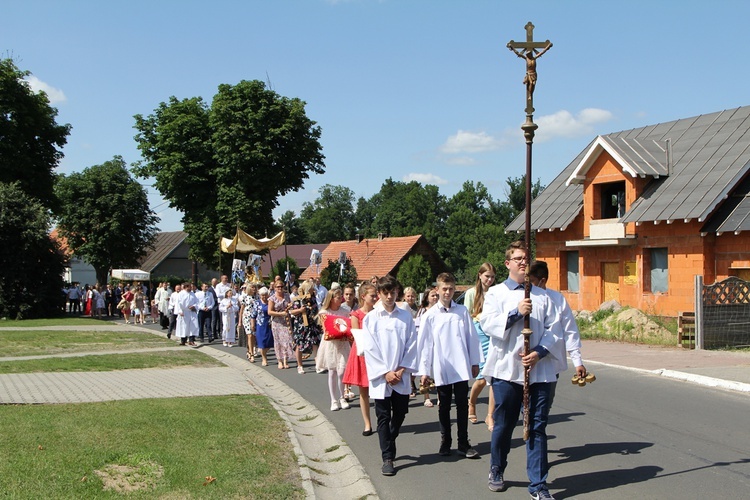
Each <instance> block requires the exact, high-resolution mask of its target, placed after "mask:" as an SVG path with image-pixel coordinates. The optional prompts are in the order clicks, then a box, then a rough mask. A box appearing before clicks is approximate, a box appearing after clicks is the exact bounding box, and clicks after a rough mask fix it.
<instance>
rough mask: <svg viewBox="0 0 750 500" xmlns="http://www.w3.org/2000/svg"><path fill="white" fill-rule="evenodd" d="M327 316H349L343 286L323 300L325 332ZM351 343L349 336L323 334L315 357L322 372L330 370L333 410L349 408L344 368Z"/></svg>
mask: <svg viewBox="0 0 750 500" xmlns="http://www.w3.org/2000/svg"><path fill="white" fill-rule="evenodd" d="M326 316H343V317H345V318H348V317H349V311H345V310H344V309H343V308H341V288H336V289H331V291H329V292H328V295H326V298H325V299H324V300H323V304H322V308H321V310H320V312H319V313H318V320H319V321H320V326H321V328H322V330H323V331H324V332H325V320H326ZM350 350H351V344H350V343H349V339H348V338H341V339H336V340H326V339H325V335H323V338H322V340H321V341H320V347H319V348H318V354H317V356H316V357H315V368H316V369H317V370H318V371H319V372H322V371H324V370H328V392H329V393H330V395H331V411H336V410H340V409H342V408H343V409H348V408H349V403H348V402H347V400H346V399H344V381H343V379H344V370H345V369H346V362H347V361H348V360H349V352H350Z"/></svg>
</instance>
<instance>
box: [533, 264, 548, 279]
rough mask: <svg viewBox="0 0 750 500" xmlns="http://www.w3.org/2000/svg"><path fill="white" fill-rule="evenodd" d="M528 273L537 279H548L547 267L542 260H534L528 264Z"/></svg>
mask: <svg viewBox="0 0 750 500" xmlns="http://www.w3.org/2000/svg"><path fill="white" fill-rule="evenodd" d="M529 274H530V275H531V276H533V277H535V278H536V279H538V280H548V279H549V268H548V267H547V263H546V262H544V261H543V260H535V261H534V263H533V264H531V266H529Z"/></svg>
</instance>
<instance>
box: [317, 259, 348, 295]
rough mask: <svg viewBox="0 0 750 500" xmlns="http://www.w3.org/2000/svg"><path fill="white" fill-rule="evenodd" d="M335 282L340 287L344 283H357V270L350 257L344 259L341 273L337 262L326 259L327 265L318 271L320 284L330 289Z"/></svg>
mask: <svg viewBox="0 0 750 500" xmlns="http://www.w3.org/2000/svg"><path fill="white" fill-rule="evenodd" d="M334 281H336V282H338V283H339V284H340V285H341V286H342V287H343V286H344V284H345V283H356V282H357V269H356V268H355V267H354V265H353V264H352V259H351V257H347V258H346V264H344V270H343V272H342V271H341V264H339V262H338V261H333V260H331V259H328V265H327V266H326V267H325V268H324V269H322V270H321V271H320V283H321V284H322V285H323V286H324V287H326V288H328V289H329V290H330V289H331V284H332V283H333V282H334Z"/></svg>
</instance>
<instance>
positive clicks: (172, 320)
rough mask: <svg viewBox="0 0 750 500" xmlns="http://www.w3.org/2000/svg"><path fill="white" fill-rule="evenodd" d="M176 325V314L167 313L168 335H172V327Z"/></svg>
mask: <svg viewBox="0 0 750 500" xmlns="http://www.w3.org/2000/svg"><path fill="white" fill-rule="evenodd" d="M176 326H177V315H176V314H170V315H169V329H168V330H167V333H168V334H169V335H172V334H173V333H174V329H175V327H176Z"/></svg>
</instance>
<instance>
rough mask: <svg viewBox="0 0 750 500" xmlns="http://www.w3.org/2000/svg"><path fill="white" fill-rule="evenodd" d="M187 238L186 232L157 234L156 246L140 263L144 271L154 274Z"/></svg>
mask: <svg viewBox="0 0 750 500" xmlns="http://www.w3.org/2000/svg"><path fill="white" fill-rule="evenodd" d="M185 238H187V233H186V232H185V231H169V232H163V233H157V234H156V239H155V240H154V246H153V249H152V250H151V251H149V252H148V253H147V254H146V256H145V257H144V259H143V261H142V262H141V263H140V268H141V269H143V270H144V271H148V272H152V271H153V270H154V269H156V267H157V266H158V265H159V264H161V263H162V261H164V259H166V258H167V257H169V255H170V254H171V253H172V252H173V251H174V250H175V248H177V247H178V246H179V245H180V244H181V243H182V242H183V241H184V240H185Z"/></svg>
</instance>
